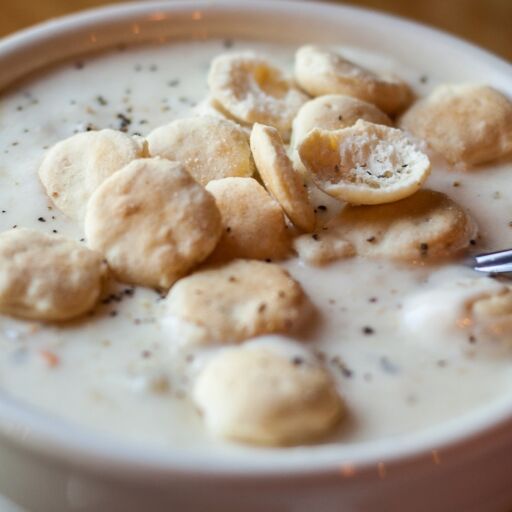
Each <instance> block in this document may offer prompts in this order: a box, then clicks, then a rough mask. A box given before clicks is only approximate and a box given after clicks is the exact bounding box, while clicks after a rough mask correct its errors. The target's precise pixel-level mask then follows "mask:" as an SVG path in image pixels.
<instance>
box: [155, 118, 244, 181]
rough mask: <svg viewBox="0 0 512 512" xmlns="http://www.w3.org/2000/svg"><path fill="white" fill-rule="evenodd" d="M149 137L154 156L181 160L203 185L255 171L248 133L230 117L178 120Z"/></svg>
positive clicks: (161, 127)
mask: <svg viewBox="0 0 512 512" xmlns="http://www.w3.org/2000/svg"><path fill="white" fill-rule="evenodd" d="M147 140H148V147H149V154H150V155H151V156H160V157H163V158H167V159H169V160H176V161H178V162H181V163H182V164H183V165H184V166H185V169H186V170H187V171H188V172H189V173H190V175H191V176H192V177H193V178H194V179H195V180H196V181H197V182H198V183H200V184H201V185H206V184H207V183H208V182H209V181H211V180H216V179H220V178H226V177H228V176H245V177H248V176H252V174H253V172H254V164H253V162H252V158H251V149H250V147H249V138H248V136H247V134H246V133H245V131H244V130H243V129H242V128H241V127H240V126H238V125H237V124H235V123H233V122H231V121H229V120H227V119H219V118H215V117H190V118H185V119H177V120H176V121H173V122H172V123H169V124H166V125H165V126H160V127H159V128H156V129H155V130H153V131H152V132H151V133H150V134H149V135H148V137H147Z"/></svg>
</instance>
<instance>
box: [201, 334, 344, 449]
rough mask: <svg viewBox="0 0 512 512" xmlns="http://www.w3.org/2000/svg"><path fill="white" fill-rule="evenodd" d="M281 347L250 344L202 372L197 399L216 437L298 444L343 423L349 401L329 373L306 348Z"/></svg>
mask: <svg viewBox="0 0 512 512" xmlns="http://www.w3.org/2000/svg"><path fill="white" fill-rule="evenodd" d="M289 344H290V345H292V344H291V343H289ZM280 348H281V347H279V346H272V345H269V344H267V345H266V346H261V345H259V344H255V343H249V344H247V345H244V346H242V347H235V348H231V349H226V350H224V351H222V352H220V353H219V354H218V355H216V356H215V357H214V358H213V359H212V360H211V361H210V362H209V363H208V364H207V366H206V367H205V368H204V369H203V371H202V372H201V373H200V374H199V376H198V379H197V381H196V383H195V386H194V400H195V402H196V405H197V406H198V408H199V410H200V411H201V412H202V413H203V416H204V420H205V422H206V425H207V427H208V428H209V429H210V430H211V431H212V432H213V433H214V434H215V435H218V436H221V437H225V438H228V439H233V440H235V441H241V442H245V443H251V444H263V445H277V446H279V445H293V444H300V443H303V442H307V441H311V440H314V439H317V438H319V437H321V436H323V435H325V434H326V433H328V432H330V431H331V430H332V429H333V427H334V426H335V425H336V424H337V423H338V421H339V420H340V418H341V416H342V414H343V411H344V405H343V402H342V400H341V398H340V397H339V395H338V393H337V390H336V386H335V385H334V382H333V380H332V378H331V377H330V375H329V374H328V373H327V371H326V370H325V369H324V368H323V367H321V366H320V365H319V364H318V363H316V362H314V361H313V360H312V358H307V356H306V357H304V355H303V351H302V350H300V347H299V348H297V349H295V350H293V347H292V348H291V349H288V350H280ZM294 354H295V355H294ZM297 354H298V355H297Z"/></svg>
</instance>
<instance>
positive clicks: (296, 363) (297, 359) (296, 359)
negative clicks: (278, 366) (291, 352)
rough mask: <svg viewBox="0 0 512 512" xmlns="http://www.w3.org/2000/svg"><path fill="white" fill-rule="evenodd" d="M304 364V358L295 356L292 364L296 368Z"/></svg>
mask: <svg viewBox="0 0 512 512" xmlns="http://www.w3.org/2000/svg"><path fill="white" fill-rule="evenodd" d="M303 363H304V359H302V357H299V356H295V357H294V358H293V359H292V364H293V365H294V366H300V365H301V364H303Z"/></svg>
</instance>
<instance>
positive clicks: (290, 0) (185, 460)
mask: <svg viewBox="0 0 512 512" xmlns="http://www.w3.org/2000/svg"><path fill="white" fill-rule="evenodd" d="M297 1H299V0H279V1H276V0H259V1H258V2H245V3H241V2H236V1H232V0H216V1H215V2H212V1H208V0H203V1H187V0H177V1H171V2H169V1H165V0H153V1H148V2H144V3H123V4H115V5H108V6H104V7H100V8H96V9H90V10H86V11H82V12H79V13H77V14H71V15H68V16H64V17H60V18H56V19H53V20H50V21H46V22H43V23H40V24H38V25H35V26H33V27H30V28H28V29H25V30H22V31H20V32H17V33H15V34H13V35H10V36H7V37H6V38H4V39H2V40H0V61H1V59H2V58H3V57H5V56H12V55H16V53H17V52H20V51H22V50H24V49H27V48H33V47H35V46H37V45H39V44H42V43H47V42H48V41H51V40H52V38H54V37H55V36H56V35H58V34H61V35H62V34H66V33H72V32H74V31H76V30H85V29H92V28H93V27H96V26H97V25H98V24H107V25H108V24H119V23H121V22H124V21H126V20H131V21H135V20H137V19H140V18H141V17H142V16H146V15H148V14H150V13H152V12H157V11H158V12H160V11H161V12H169V13H175V12H184V13H192V12H200V11H202V10H214V11H218V12H223V11H232V10H233V8H234V7H235V8H236V11H237V13H238V14H240V15H245V16H249V15H250V13H251V12H259V13H261V12H264V13H267V14H271V13H274V14H276V13H285V14H290V13H293V12H294V4H296V3H297ZM300 4H301V9H300V11H301V12H300V14H299V16H301V17H303V16H307V15H317V16H320V14H322V16H329V15H333V16H334V15H337V16H339V15H341V14H345V15H347V16H350V17H352V18H357V19H358V20H360V21H359V22H361V23H367V24H375V23H382V24H385V25H386V26H388V30H399V31H407V30H414V31H416V32H419V33H421V34H423V37H425V38H429V37H430V38H436V40H437V41H438V42H440V43H442V44H445V45H450V46H451V47H456V48H459V49H460V50H461V51H464V52H467V53H468V54H469V55H471V56H474V58H475V59H478V60H485V61H487V62H488V63H489V64H490V65H492V66H493V67H495V68H496V69H498V70H500V71H501V72H504V73H509V74H510V72H511V71H512V66H511V65H510V64H509V63H507V62H506V61H505V60H503V59H501V58H499V57H496V56H494V55H492V54H491V53H489V52H487V51H485V50H482V49H481V48H479V47H477V46H475V45H473V44H471V43H468V42H466V41H464V40H461V39H460V38H457V37H454V36H452V35H449V34H447V33H445V32H442V31H440V30H437V29H434V28H431V27H428V26H426V25H424V24H421V23H417V22H413V21H409V20H406V19H403V18H400V17H397V16H391V15H388V14H383V13H380V12H376V11H371V10H367V9H362V8H358V7H353V6H347V5H333V4H327V3H323V2H312V1H311V2H310V1H303V0H300ZM295 14H297V13H296V12H295ZM36 67H37V66H35V67H34V68H33V69H36ZM7 74H8V72H7ZM24 74H26V73H24ZM510 402H511V400H506V399H504V400H500V401H499V402H497V403H495V404H493V405H492V406H488V407H487V408H485V412H484V411H482V409H481V408H479V409H478V410H477V411H475V412H474V413H471V414H468V415H465V416H464V418H459V419H456V420H452V421H449V422H446V423H443V425H442V426H440V427H433V428H430V429H428V430H426V431H422V432H419V433H415V434H410V435H406V436H401V437H400V438H399V439H385V440H382V441H371V442H367V443H364V445H360V444H358V445H353V446H352V447H351V446H348V447H343V448H344V450H343V451H344V453H343V454H340V453H335V454H333V453H331V452H333V451H334V452H336V449H337V448H338V451H339V447H338V446H337V447H336V448H333V447H332V445H320V446H318V447H315V452H316V453H315V454H314V455H312V454H311V452H308V457H307V459H308V460H306V461H302V462H301V464H297V460H298V459H296V458H295V459H294V458H293V457H291V458H289V457H287V456H285V457H286V459H287V460H284V461H281V462H277V463H276V460H273V461H272V462H271V463H269V462H268V461H267V462H265V461H264V460H263V459H261V460H259V458H258V460H254V461H252V462H251V463H247V460H246V459H248V458H250V457H244V459H243V464H241V462H240V461H241V459H238V458H237V459H229V460H221V459H220V458H219V457H218V455H217V456H213V457H210V458H208V457H205V456H204V454H200V455H198V454H191V453H190V452H186V451H180V450H175V449H173V448H169V449H166V450H165V453H162V450H159V449H148V447H147V446H136V445H132V444H129V443H125V442H122V443H121V442H117V441H115V440H112V439H107V438H106V437H105V436H102V435H96V434H94V433H91V432H89V431H87V430H85V429H84V428H82V427H80V426H76V427H73V428H69V427H70V426H69V424H68V423H67V422H66V421H65V420H59V419H56V418H52V417H50V416H49V415H47V414H45V413H43V412H39V411H37V409H35V408H33V407H32V406H28V405H25V404H19V403H18V402H17V401H16V400H13V399H10V398H9V397H7V396H5V397H4V396H3V395H0V435H1V436H3V438H4V440H5V441H6V442H7V443H10V444H13V445H15V446H17V447H18V448H21V449H25V450H30V451H34V452H37V453H39V454H42V455H44V456H46V457H49V458H52V459H55V460H57V461H60V462H61V463H66V464H71V465H74V464H76V465H79V466H80V467H81V468H84V467H87V468H89V469H91V470H101V471H102V472H106V473H112V474H116V475H119V474H123V475H124V476H126V477H130V476H132V477H135V476H136V477H137V478H140V477H141V476H142V477H144V478H148V479H149V478H151V479H155V478H169V477H172V478H175V479H179V478H188V477H190V476H193V477H194V478H195V479H197V478H203V479H211V478H214V479H215V478H218V477H219V476H220V475H223V476H229V477H230V478H231V479H236V478H238V479H240V478H242V479H245V478H261V477H267V476H270V475H272V477H273V478H289V477H301V476H308V477H311V476H313V475H314V476H316V477H324V476H325V475H327V474H328V475H331V476H333V475H336V476H337V477H338V478H340V479H342V478H346V479H350V478H354V476H365V477H368V476H370V477H372V478H375V479H378V478H379V475H380V474H381V471H380V467H381V465H382V464H384V463H385V464H386V465H391V466H395V467H400V468H407V467H409V466H410V465H411V464H417V463H419V462H421V463H422V464H423V466H424V468H425V469H428V468H432V467H434V466H436V465H438V464H439V454H440V453H443V458H445V460H447V461H449V460H450V459H451V458H454V457H455V456H457V457H458V458H460V457H461V456H468V457H469V456H470V454H469V453H465V452H472V455H473V456H475V455H476V453H477V451H478V450H474V448H475V445H477V444H481V445H482V443H483V444H485V448H486V449H489V448H490V447H495V448H496V447H498V446H500V444H501V443H502V442H503V441H504V438H505V437H506V431H507V429H510V427H512V407H511V406H510ZM468 447H472V450H468ZM262 453H263V452H262ZM264 453H266V452H265V451H264ZM291 453H292V454H293V453H299V456H300V453H301V452H300V451H298V452H293V451H292V452H291ZM320 455H321V456H320ZM347 468H348V469H349V470H347V471H345V470H346V469H347Z"/></svg>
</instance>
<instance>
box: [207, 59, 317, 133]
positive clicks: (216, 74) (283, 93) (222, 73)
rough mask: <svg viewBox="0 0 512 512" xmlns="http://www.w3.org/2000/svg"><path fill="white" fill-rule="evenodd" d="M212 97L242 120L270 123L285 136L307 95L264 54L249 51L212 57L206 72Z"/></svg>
mask: <svg viewBox="0 0 512 512" xmlns="http://www.w3.org/2000/svg"><path fill="white" fill-rule="evenodd" d="M208 85H209V87H210V91H211V94H212V96H213V98H214V99H215V100H216V101H218V102H219V103H220V104H221V105H222V108H223V109H224V110H225V111H227V112H229V114H230V115H231V116H233V117H234V118H235V119H237V120H239V121H240V122H242V123H245V124H252V123H263V124H267V125H270V126H274V127H275V128H277V129H278V130H279V133H280V134H281V136H282V137H283V139H285V140H289V138H290V131H291V125H292V121H293V118H294V117H295V115H296V114H297V112H298V110H299V108H300V107H301V106H302V104H303V103H304V102H305V101H307V99H308V98H307V96H306V95H305V94H303V93H302V92H301V91H299V89H297V88H296V87H295V85H294V84H293V82H292V81H290V80H289V79H288V78H286V77H285V75H284V74H283V73H282V72H281V71H280V70H279V69H278V68H277V67H275V66H274V65H273V64H272V63H271V62H270V61H269V60H267V59H266V58H264V57H262V56H260V55H257V54H255V53H253V52H241V53H234V54H223V55H219V56H218V57H216V58H215V59H214V60H213V61H212V64H211V67H210V72H209V74H208Z"/></svg>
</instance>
